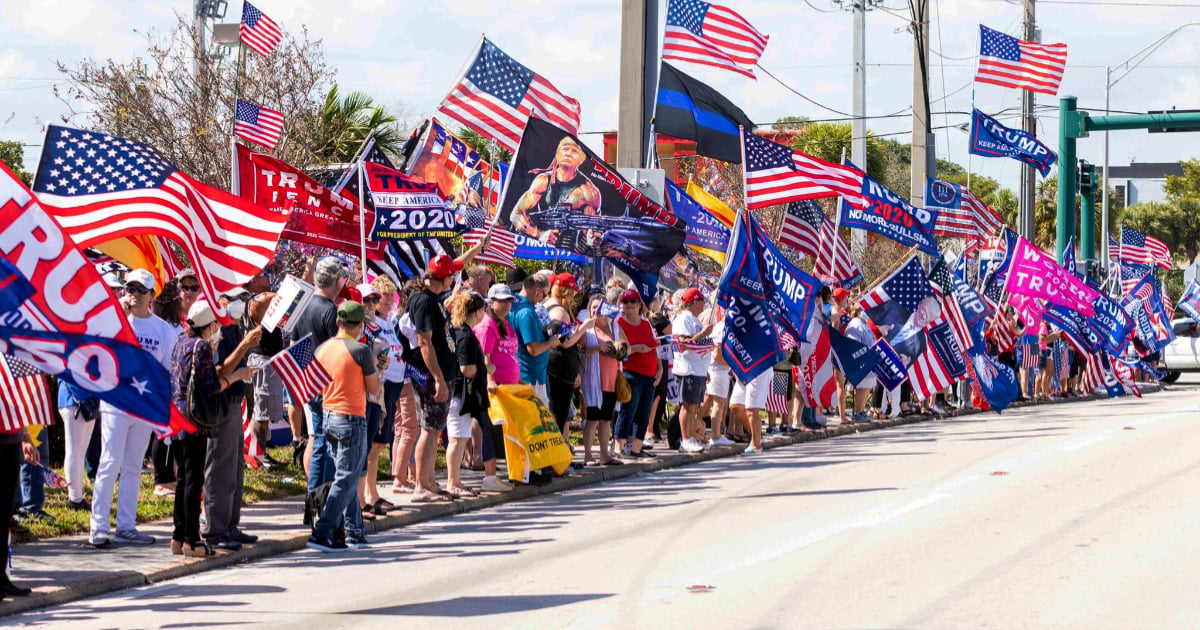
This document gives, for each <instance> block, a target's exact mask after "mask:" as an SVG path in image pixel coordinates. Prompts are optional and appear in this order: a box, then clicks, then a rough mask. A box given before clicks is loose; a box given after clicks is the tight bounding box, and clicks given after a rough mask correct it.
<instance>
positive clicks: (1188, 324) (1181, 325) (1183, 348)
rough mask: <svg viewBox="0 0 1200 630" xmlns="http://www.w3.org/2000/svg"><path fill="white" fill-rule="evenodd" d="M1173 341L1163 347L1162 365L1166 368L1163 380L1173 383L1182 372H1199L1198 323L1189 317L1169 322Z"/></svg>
mask: <svg viewBox="0 0 1200 630" xmlns="http://www.w3.org/2000/svg"><path fill="white" fill-rule="evenodd" d="M1171 324H1172V326H1173V327H1174V328H1175V335H1176V339H1175V341H1172V342H1171V343H1170V344H1168V345H1167V347H1166V348H1163V352H1162V364H1161V365H1162V367H1163V368H1164V369H1166V370H1167V378H1165V379H1163V380H1164V382H1167V383H1174V382H1175V381H1177V380H1179V375H1180V374H1181V373H1183V372H1200V325H1198V324H1197V323H1196V320H1194V319H1192V318H1190V317H1180V318H1177V319H1175V320H1174V321H1173V322H1171Z"/></svg>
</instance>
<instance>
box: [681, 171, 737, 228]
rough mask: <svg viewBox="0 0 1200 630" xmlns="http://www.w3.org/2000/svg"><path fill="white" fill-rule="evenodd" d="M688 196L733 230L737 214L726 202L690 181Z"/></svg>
mask: <svg viewBox="0 0 1200 630" xmlns="http://www.w3.org/2000/svg"><path fill="white" fill-rule="evenodd" d="M687 194H688V196H689V197H691V198H692V199H695V200H696V203H698V204H700V205H702V206H704V209H705V210H708V211H709V212H711V213H712V215H713V216H714V217H717V220H718V221H720V222H721V223H724V224H725V227H727V228H730V229H732V228H733V220H734V218H736V217H737V213H736V212H734V211H733V208H730V207H729V206H728V205H726V204H725V202H724V201H721V200H720V199H717V198H716V196H715V195H712V194H710V193H709V192H708V191H707V190H704V189H703V188H701V187H699V186H697V185H696V182H693V181H692V180H690V179H689V180H688V183H687Z"/></svg>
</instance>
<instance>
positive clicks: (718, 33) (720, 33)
mask: <svg viewBox="0 0 1200 630" xmlns="http://www.w3.org/2000/svg"><path fill="white" fill-rule="evenodd" d="M767 38H768V36H767V35H763V34H762V33H760V32H758V30H757V29H755V28H754V27H753V26H751V25H750V23H749V22H747V21H746V19H745V18H743V17H742V16H740V15H738V14H737V13H735V12H734V11H733V10H731V9H729V8H728V7H723V6H721V5H719V4H709V3H707V2H701V0H668V1H667V28H666V30H665V31H664V32H663V52H662V58H663V59H678V60H679V61H690V62H692V63H696V64H700V65H704V66H714V67H717V68H724V69H725V70H732V71H734V72H737V73H738V74H744V75H746V76H748V77H750V78H752V79H753V78H754V70H753V67H754V65H755V64H757V63H758V59H759V58H760V57H762V54H763V50H765V49H766V47H767Z"/></svg>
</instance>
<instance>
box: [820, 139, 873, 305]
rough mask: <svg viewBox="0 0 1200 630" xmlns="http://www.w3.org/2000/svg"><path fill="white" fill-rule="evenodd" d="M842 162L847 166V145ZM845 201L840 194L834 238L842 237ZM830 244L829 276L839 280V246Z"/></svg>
mask: <svg viewBox="0 0 1200 630" xmlns="http://www.w3.org/2000/svg"><path fill="white" fill-rule="evenodd" d="M840 164H842V165H843V166H845V164H846V147H842V159H841V162H840ZM864 168H865V165H864ZM863 172H866V171H863ZM845 203H846V198H845V197H842V196H840V195H839V196H838V205H837V212H835V213H834V217H833V237H834V238H842V210H844V209H845V206H844V205H843V204H845ZM850 240H851V242H853V241H854V233H853V232H851V233H850ZM829 246H830V247H832V248H833V251H832V252H830V254H829V277H830V278H831V279H833V281H834V282H838V280H837V278H834V277H833V274H834V272H835V270H836V269H837V263H838V248H837V244H836V242H835V243H830V244H829ZM818 247H819V246H818ZM817 251H818V252H819V251H820V249H818V250H817ZM863 253H864V254H865V253H866V252H865V251H864V252H863ZM813 263H814V269H813V271H816V268H815V265H816V261H815V260H814V261H813ZM838 286H841V283H840V282H839V283H838Z"/></svg>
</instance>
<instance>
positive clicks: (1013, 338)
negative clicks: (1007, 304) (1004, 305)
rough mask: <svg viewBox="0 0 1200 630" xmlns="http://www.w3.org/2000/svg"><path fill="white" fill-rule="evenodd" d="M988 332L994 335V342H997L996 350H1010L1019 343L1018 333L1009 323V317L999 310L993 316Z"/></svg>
mask: <svg viewBox="0 0 1200 630" xmlns="http://www.w3.org/2000/svg"><path fill="white" fill-rule="evenodd" d="M988 333H989V334H990V335H991V336H992V342H993V343H995V344H996V352H999V353H1004V352H1008V351H1009V350H1012V349H1013V348H1014V347H1016V345H1017V333H1016V332H1014V331H1013V329H1012V326H1009V325H1008V317H1006V316H1005V315H1004V313H1000V312H997V313H996V314H995V315H994V316H992V319H991V323H990V324H988Z"/></svg>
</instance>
